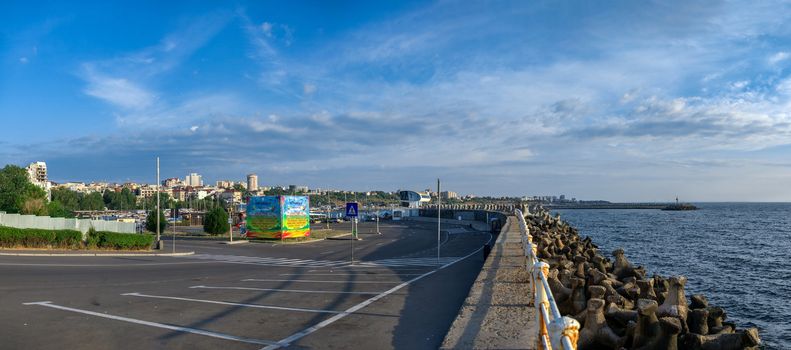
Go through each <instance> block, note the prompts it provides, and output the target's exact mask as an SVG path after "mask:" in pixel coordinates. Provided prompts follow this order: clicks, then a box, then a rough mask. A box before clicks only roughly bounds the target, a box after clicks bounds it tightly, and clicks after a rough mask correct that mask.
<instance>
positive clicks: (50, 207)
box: [47, 200, 74, 218]
mask: <svg viewBox="0 0 791 350" xmlns="http://www.w3.org/2000/svg"><path fill="white" fill-rule="evenodd" d="M47 212H48V213H49V216H51V217H53V218H73V217H74V214H73V213H72V212H71V211H70V210H68V209H66V206H64V205H63V203H61V202H60V201H56V200H53V201H51V202H49V204H47Z"/></svg>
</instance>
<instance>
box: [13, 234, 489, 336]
mask: <svg viewBox="0 0 791 350" xmlns="http://www.w3.org/2000/svg"><path fill="white" fill-rule="evenodd" d="M340 225H341V226H342V225H347V226H348V224H340ZM444 227H447V228H450V232H444V233H443V235H442V237H441V241H442V258H441V259H440V260H439V261H438V260H437V258H436V239H437V238H436V226H435V225H433V224H430V223H419V222H385V223H382V224H381V232H382V234H381V235H377V234H375V233H372V232H373V231H374V230H373V223H361V224H360V231H361V234H360V236H361V237H362V238H363V240H362V241H355V242H352V241H351V240H326V241H320V242H313V243H309V244H291V245H280V244H269V243H249V244H243V245H233V246H230V245H223V244H220V243H218V242H216V241H208V240H196V239H189V240H187V239H184V240H177V247H178V248H179V250H182V249H188V250H194V251H195V252H196V255H194V256H187V257H115V258H113V257H11V256H0V349H141V348H146V349H152V348H153V349H159V348H167V349H217V348H223V349H263V348H269V349H273V348H280V347H286V348H294V349H302V348H305V349H347V348H358V349H388V348H395V349H434V348H437V347H438V346H439V345H440V344H441V342H442V340H443V338H444V336H445V333H446V332H447V330H448V328H449V327H450V325H451V323H452V322H453V319H454V318H455V316H456V313H457V312H458V310H459V308H460V306H461V304H462V302H463V301H464V298H465V297H466V296H467V293H468V291H469V288H470V286H471V284H472V283H473V281H474V280H475V277H476V276H477V274H478V272H479V270H480V267H481V265H482V263H483V253H482V251H481V250H480V248H481V246H482V245H483V244H484V243H486V242H487V241H488V240H489V239H490V237H491V236H490V235H489V233H484V232H475V231H465V230H464V229H461V228H456V229H452V227H451V226H444ZM352 243H354V248H355V259H356V260H357V261H356V262H355V263H354V264H353V265H352V264H350V250H351V244H352ZM168 244H170V243H168ZM168 249H169V247H168ZM465 257H466V258H465Z"/></svg>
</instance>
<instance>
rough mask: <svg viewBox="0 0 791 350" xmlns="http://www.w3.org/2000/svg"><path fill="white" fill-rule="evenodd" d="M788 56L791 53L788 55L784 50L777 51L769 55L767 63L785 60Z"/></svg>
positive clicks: (773, 63)
mask: <svg viewBox="0 0 791 350" xmlns="http://www.w3.org/2000/svg"><path fill="white" fill-rule="evenodd" d="M789 57H791V55H789V54H788V52H785V51H780V52H777V53H775V54H774V55H772V56H769V64H772V65H775V64H778V63H780V62H782V61H785V60H787V59H788V58H789Z"/></svg>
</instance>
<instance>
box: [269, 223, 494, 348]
mask: <svg viewBox="0 0 791 350" xmlns="http://www.w3.org/2000/svg"><path fill="white" fill-rule="evenodd" d="M491 241H492V235H491V234H490V235H489V241H487V242H486V243H487V244H488V243H489V242H491ZM481 249H483V246H482V247H480V248H478V249H476V250H475V251H474V252H472V253H470V254H467V255H466V256H464V257H462V258H460V259H458V260H455V261H452V262H449V263H447V264H445V265H442V266H440V267H438V268H437V269H434V270H431V271H429V272H426V273H424V274H422V275H420V276H417V277H415V278H413V279H411V280H409V281H406V282H404V283H401V284H399V285H397V286H395V287H393V288H390V289H388V290H387V291H385V292H382V293H381V294H379V295H377V296H374V297H372V298H370V299H368V300H366V301H363V302H362V303H359V304H357V305H355V306H352V307H350V308H348V309H346V311H344V312H341V313H339V314H337V315H335V316H332V317H330V318H328V319H326V320H324V321H322V322H319V323H318V324H316V325H315V326H310V327H308V328H305V329H304V330H302V331H300V332H297V333H294V334H292V335H290V336H288V337H286V338H283V339H281V340H280V341H278V342H277V344H274V345H269V346H267V347H264V348H263V349H262V350H274V349H279V348H282V347H284V346H288V345H289V344H291V343H293V342H295V341H297V340H299V339H302V338H303V337H305V336H307V335H309V334H311V333H313V332H315V331H318V330H319V329H322V328H324V327H327V326H329V325H331V324H332V323H334V322H335V321H338V320H340V319H342V318H344V317H346V316H349V315H351V314H352V313H355V312H357V310H360V309H362V308H364V307H366V306H368V305H371V304H372V303H373V302H375V301H377V300H379V299H382V298H384V297H386V296H388V295H390V294H393V293H395V292H397V291H398V290H399V289H401V288H404V287H406V286H408V285H409V284H411V283H414V282H416V281H418V280H420V279H422V278H424V277H426V276H430V275H432V274H433V273H435V272H437V271H439V270H442V269H444V268H446V267H448V266H451V265H453V264H455V263H457V262H459V261H462V260H464V259H467V258H469V257H471V256H473V255H474V254H477V253H478V252H480V251H481Z"/></svg>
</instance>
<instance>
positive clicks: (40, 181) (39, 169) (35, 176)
mask: <svg viewBox="0 0 791 350" xmlns="http://www.w3.org/2000/svg"><path fill="white" fill-rule="evenodd" d="M27 177H28V179H29V180H30V182H31V183H33V184H34V185H36V186H38V187H41V188H43V189H44V191H47V200H49V198H50V197H51V194H52V192H51V190H52V184H51V183H50V182H49V179H47V163H45V162H33V163H30V165H28V166H27Z"/></svg>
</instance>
